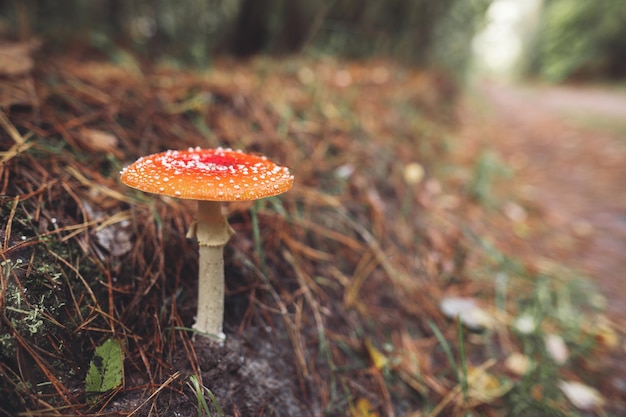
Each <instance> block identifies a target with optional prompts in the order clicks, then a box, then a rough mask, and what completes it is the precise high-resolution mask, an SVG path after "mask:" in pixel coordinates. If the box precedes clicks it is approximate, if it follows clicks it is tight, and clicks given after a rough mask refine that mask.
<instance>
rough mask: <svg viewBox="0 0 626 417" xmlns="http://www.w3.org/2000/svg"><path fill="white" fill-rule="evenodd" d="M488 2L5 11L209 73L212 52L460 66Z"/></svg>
mask: <svg viewBox="0 0 626 417" xmlns="http://www.w3.org/2000/svg"><path fill="white" fill-rule="evenodd" d="M491 1H492V0H439V1H432V0H387V1H370V2H363V1H361V0H311V1H289V0H189V1H185V2H179V1H173V0H164V1H160V2H153V1H148V0H137V1H133V2H120V1H116V0H109V1H102V2H92V1H88V0H68V1H67V2H66V4H65V7H63V8H62V9H61V8H58V7H55V6H54V5H52V4H47V3H46V2H36V4H37V6H38V7H32V8H28V7H27V6H20V7H11V5H0V12H2V13H5V14H8V15H16V14H20V13H21V14H22V15H25V16H22V17H25V18H22V19H15V21H16V22H17V21H22V22H28V25H30V26H31V27H30V28H14V31H15V32H19V31H24V30H31V31H35V32H38V33H40V34H41V35H43V36H44V37H45V38H46V39H47V43H48V44H52V45H53V46H54V45H56V46H57V47H58V48H64V47H65V46H66V45H67V43H68V42H84V41H87V42H90V43H91V46H92V47H95V48H97V49H99V50H101V51H102V52H103V53H105V54H106V55H107V56H109V57H110V59H111V60H113V61H117V62H120V61H127V60H128V57H129V54H128V53H127V52H125V51H126V50H132V51H133V53H134V54H137V55H140V56H142V57H147V58H150V59H153V60H164V61H169V62H170V63H183V64H187V65H189V64H191V65H194V66H198V67H205V66H208V65H210V63H211V61H212V58H213V57H214V56H215V55H216V54H221V53H229V54H235V55H241V56H248V55H252V54H255V53H279V54H284V53H298V52H301V51H303V50H304V51H307V52H309V53H321V54H335V55H342V56H347V57H352V58H363V57H369V56H373V55H387V56H393V57H395V58H399V59H401V60H403V61H405V62H409V63H413V64H427V65H428V64H433V63H434V64H436V65H437V66H444V67H447V68H448V69H458V68H460V67H462V66H463V63H464V62H465V61H466V59H467V57H468V56H469V54H470V52H471V41H470V40H471V38H472V36H473V33H474V30H475V29H476V28H477V24H478V23H479V22H481V21H482V19H483V16H484V11H485V10H486V7H487V6H488V5H489V3H490V2H491Z"/></svg>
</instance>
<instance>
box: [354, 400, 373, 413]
mask: <svg viewBox="0 0 626 417" xmlns="http://www.w3.org/2000/svg"><path fill="white" fill-rule="evenodd" d="M352 417H378V413H377V412H376V410H375V409H374V406H373V405H372V403H370V402H369V400H368V399H367V398H359V399H358V400H357V402H356V405H355V406H354V411H353V412H352Z"/></svg>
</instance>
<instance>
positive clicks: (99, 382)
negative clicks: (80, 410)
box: [85, 339, 124, 393]
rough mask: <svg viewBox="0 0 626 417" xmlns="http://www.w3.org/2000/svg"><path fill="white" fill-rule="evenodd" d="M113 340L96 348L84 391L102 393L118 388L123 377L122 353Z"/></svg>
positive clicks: (117, 343) (118, 344) (120, 347)
mask: <svg viewBox="0 0 626 417" xmlns="http://www.w3.org/2000/svg"><path fill="white" fill-rule="evenodd" d="M122 348H123V346H122V344H121V343H120V342H119V341H118V340H115V339H107V340H105V341H104V343H102V344H101V345H100V346H98V347H97V348H96V351H95V352H94V354H93V359H92V360H91V364H90V365H89V371H88V372H87V377H86V378H85V391H86V392H88V393H103V392H107V391H110V390H112V389H114V388H117V387H119V386H120V385H121V384H122V378H123V376H124V351H123V349H122Z"/></svg>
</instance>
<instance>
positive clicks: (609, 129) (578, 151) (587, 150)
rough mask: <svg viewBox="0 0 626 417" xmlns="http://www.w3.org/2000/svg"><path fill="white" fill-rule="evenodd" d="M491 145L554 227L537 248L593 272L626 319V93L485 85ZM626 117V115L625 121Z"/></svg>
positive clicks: (535, 240)
mask: <svg viewBox="0 0 626 417" xmlns="http://www.w3.org/2000/svg"><path fill="white" fill-rule="evenodd" d="M483 92H484V97H485V99H486V100H487V105H488V107H489V108H490V118H489V119H488V122H487V123H489V124H490V127H491V128H492V129H493V132H491V133H489V132H487V135H488V136H487V137H486V138H485V140H486V142H488V144H489V146H491V147H493V149H495V150H497V152H499V154H500V155H501V157H502V158H503V159H504V160H505V161H506V162H507V163H508V165H509V166H512V167H514V169H515V176H516V177H517V179H515V180H514V183H515V184H516V186H517V187H518V188H517V192H518V193H519V195H518V196H519V198H521V200H522V204H524V205H528V206H530V207H533V208H536V209H538V210H540V211H541V212H542V215H543V216H544V217H545V219H546V224H547V225H548V229H547V230H545V232H544V233H539V234H536V235H535V236H533V237H532V238H531V239H530V240H531V242H532V243H531V244H532V245H533V246H535V253H536V254H539V255H541V256H546V257H549V258H552V259H554V260H557V261H562V262H564V263H565V264H566V265H569V266H571V267H573V268H577V269H581V270H583V271H586V272H587V273H588V274H589V275H590V276H592V277H593V278H594V280H595V281H596V282H597V283H598V285H599V286H600V288H601V290H602V293H603V294H604V295H605V296H606V297H607V298H608V302H609V304H608V308H609V311H611V312H612V313H614V314H615V315H616V316H617V317H618V318H620V319H624V318H625V317H626V279H625V278H626V275H625V274H626V131H623V130H622V131H620V129H619V127H618V126H617V125H616V123H619V122H623V118H626V94H625V93H623V92H622V93H619V92H614V91H608V90H601V89H599V88H597V89H593V88H590V87H587V88H580V87H579V88H576V87H553V88H549V87H543V88H542V87H536V88H532V87H526V88H523V87H513V86H505V85H499V84H485V85H483ZM620 119H622V120H620Z"/></svg>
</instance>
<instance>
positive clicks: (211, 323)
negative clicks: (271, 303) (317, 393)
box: [121, 147, 293, 340]
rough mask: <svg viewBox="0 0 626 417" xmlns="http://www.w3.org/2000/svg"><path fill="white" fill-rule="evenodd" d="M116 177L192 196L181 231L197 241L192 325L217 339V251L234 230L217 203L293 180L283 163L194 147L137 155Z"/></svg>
mask: <svg viewBox="0 0 626 417" xmlns="http://www.w3.org/2000/svg"><path fill="white" fill-rule="evenodd" d="M121 180H122V182H123V183H124V184H126V185H128V186H130V187H133V188H136V189H138V190H141V191H145V192H148V193H154V194H161V195H167V196H171V197H178V198H184V199H192V200H198V211H197V213H196V216H195V219H194V221H193V223H192V224H191V226H190V229H189V233H188V234H187V237H190V238H196V239H197V241H198V247H199V266H198V275H199V277H198V314H197V315H196V323H195V324H194V326H193V327H194V329H196V330H198V331H199V332H201V333H206V334H209V335H214V336H216V337H217V338H219V339H220V340H223V339H224V338H225V335H224V333H223V331H222V326H223V320H224V257H223V251H224V245H225V244H226V242H228V240H229V239H230V237H231V236H232V235H233V233H234V231H233V229H232V228H231V227H230V225H229V224H228V220H227V219H226V217H224V215H223V214H222V210H221V204H220V203H221V202H222V201H249V200H258V199H260V198H264V197H270V196H273V195H277V194H281V193H284V192H285V191H288V190H289V189H290V188H291V186H292V185H293V175H291V173H290V172H289V168H286V167H281V166H279V165H276V164H275V163H273V162H271V161H270V160H268V159H267V158H266V157H265V156H257V155H251V154H246V153H243V152H241V151H233V150H232V149H223V148H217V149H200V148H199V147H198V148H189V149H188V150H186V151H167V152H162V153H157V154H153V155H150V156H146V157H142V158H139V160H137V161H136V162H135V163H133V164H132V165H130V166H128V167H126V168H124V169H123V170H122V172H121Z"/></svg>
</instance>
